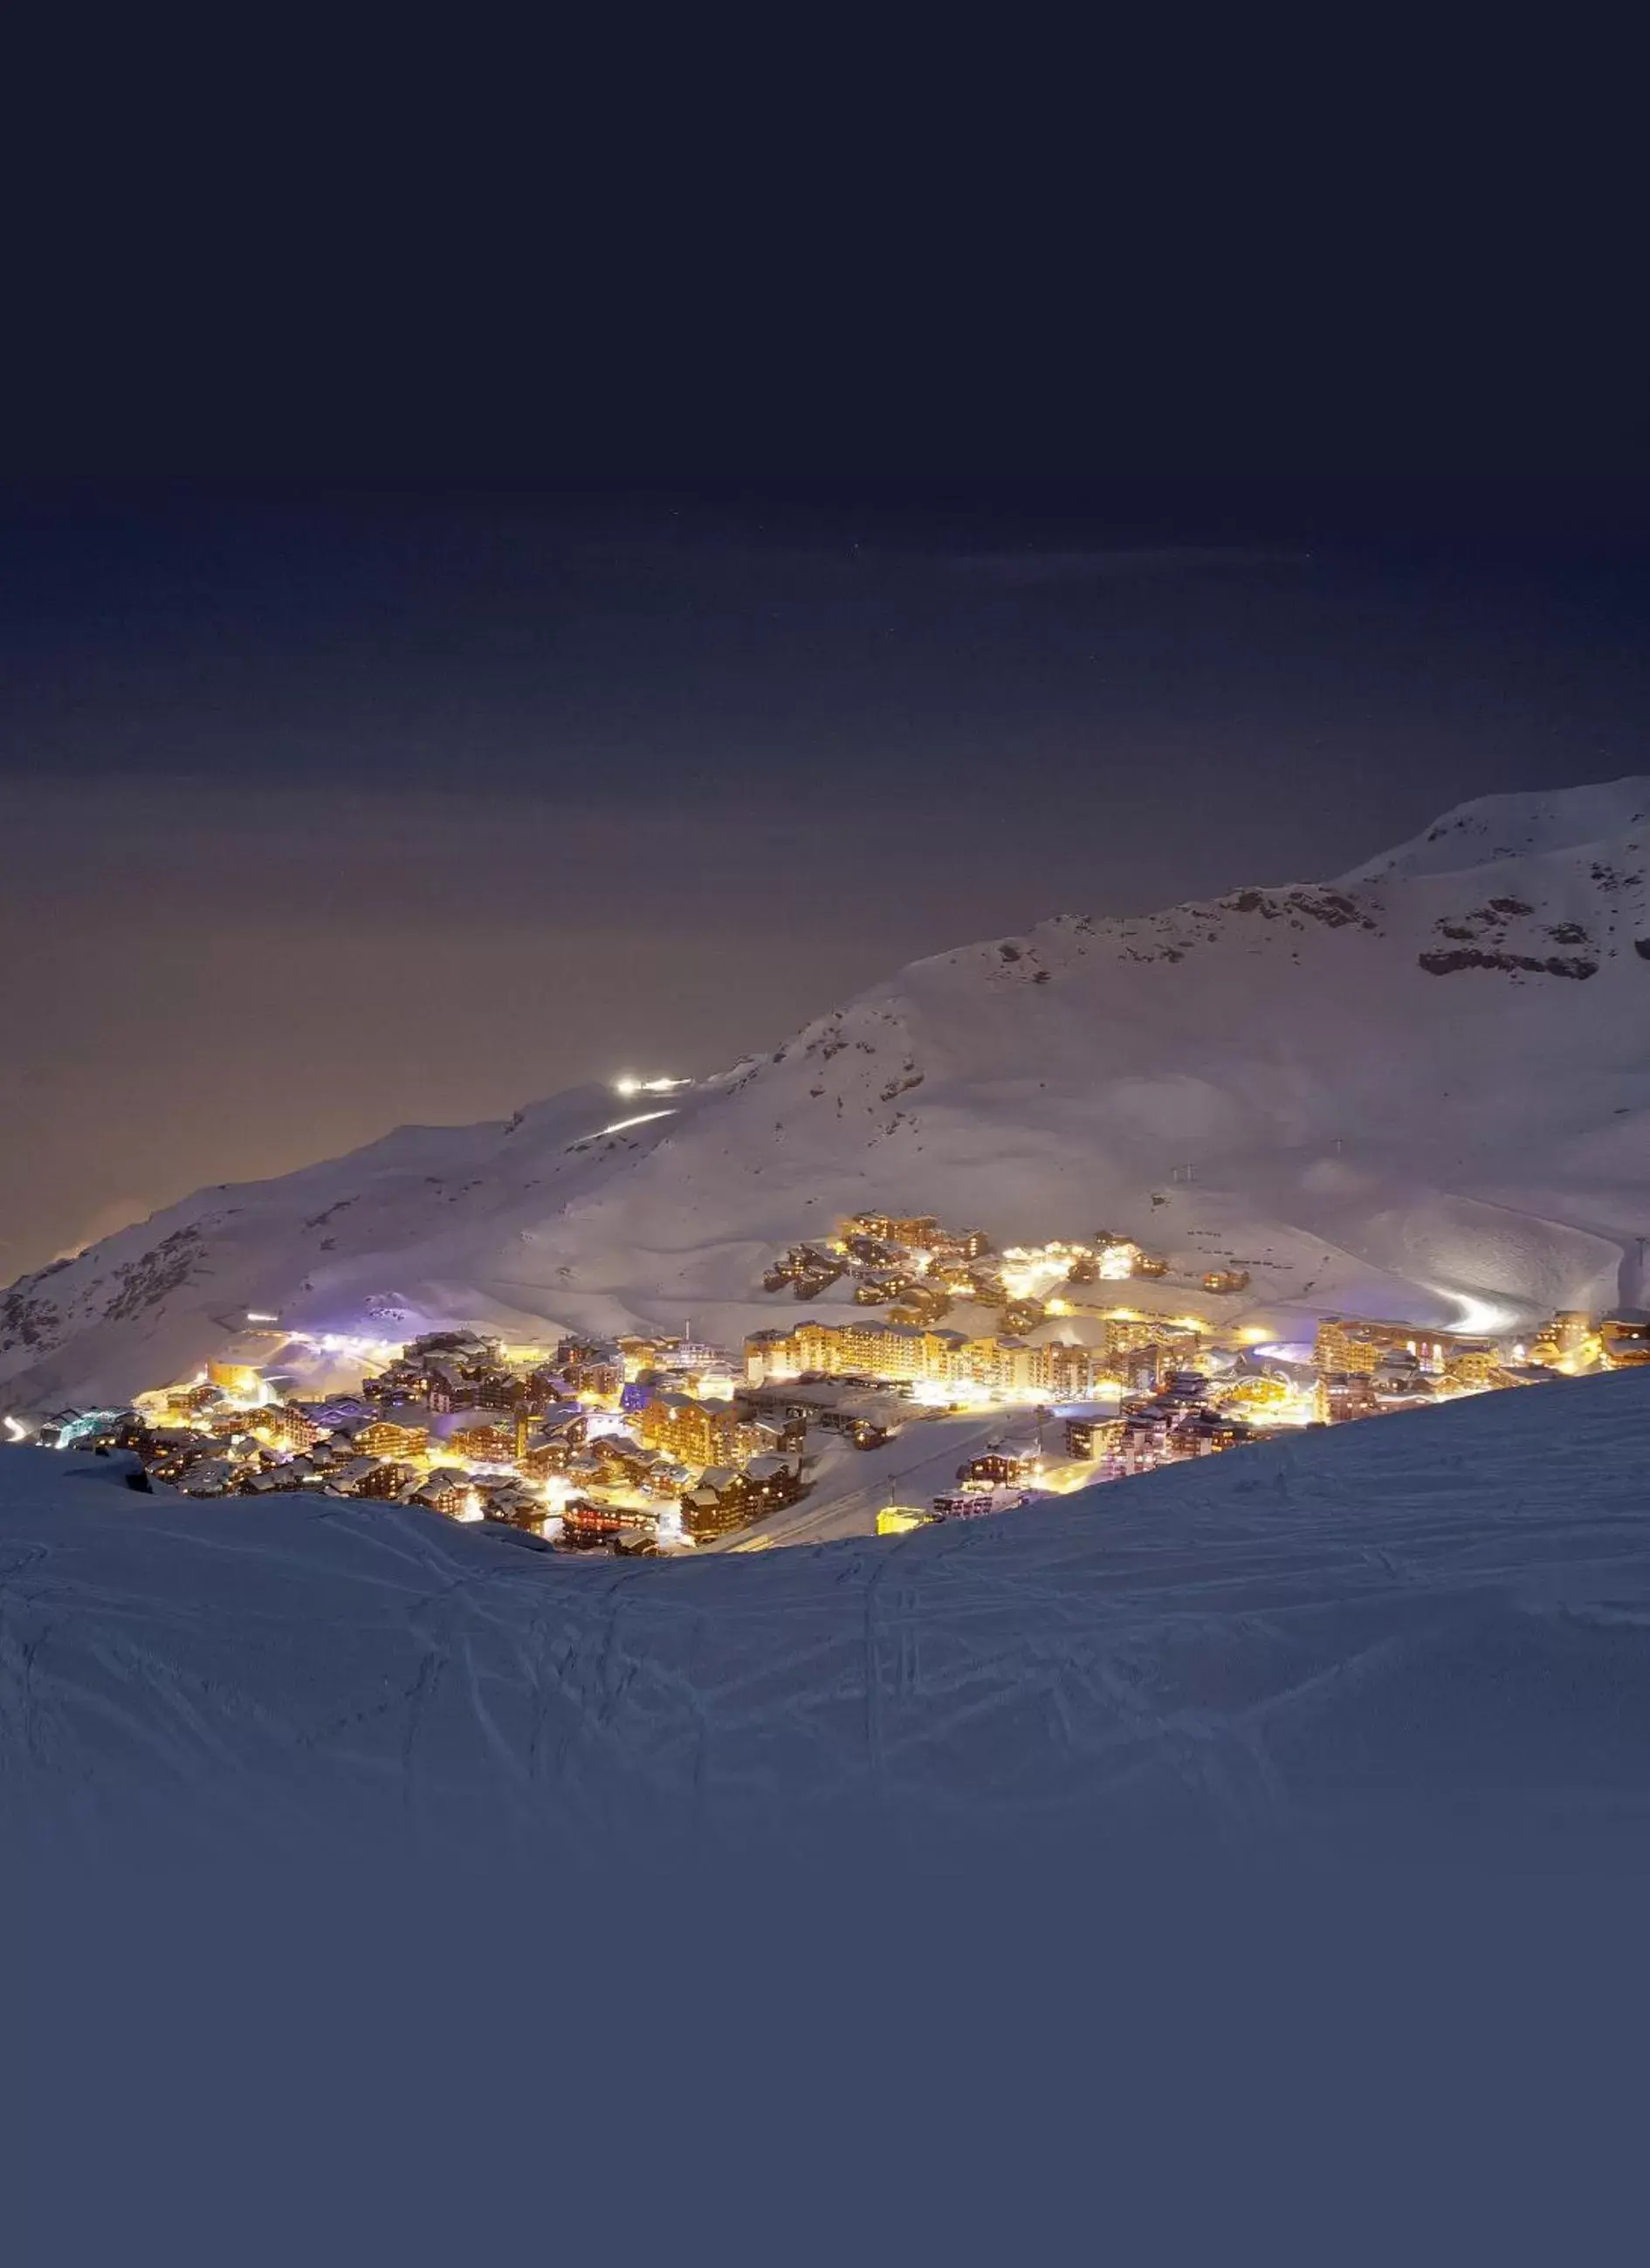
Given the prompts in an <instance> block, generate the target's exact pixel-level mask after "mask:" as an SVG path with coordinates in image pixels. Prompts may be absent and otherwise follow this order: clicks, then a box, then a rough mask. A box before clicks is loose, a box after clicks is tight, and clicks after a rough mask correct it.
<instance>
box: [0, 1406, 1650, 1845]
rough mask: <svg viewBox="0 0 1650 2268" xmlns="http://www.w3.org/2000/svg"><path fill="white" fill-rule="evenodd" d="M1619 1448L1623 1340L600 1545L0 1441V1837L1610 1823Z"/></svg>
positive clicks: (1638, 1586) (1569, 1838)
mask: <svg viewBox="0 0 1650 2268" xmlns="http://www.w3.org/2000/svg"><path fill="white" fill-rule="evenodd" d="M1646 1453H1650V1375H1646V1374H1644V1373H1638V1374H1633V1373H1628V1374H1623V1375H1618V1376H1613V1377H1603V1378H1597V1379H1592V1380H1587V1381H1579V1382H1567V1383H1562V1384H1554V1385H1552V1386H1550V1387H1542V1388H1531V1389H1529V1390H1528V1391H1525V1392H1521V1393H1512V1394H1500V1395H1489V1396H1484V1397H1480V1398H1477V1399H1474V1400H1471V1401H1468V1402H1465V1403H1457V1404H1455V1405H1453V1406H1451V1407H1448V1408H1446V1409H1442V1410H1433V1411H1425V1412H1421V1413H1418V1414H1414V1415H1410V1416H1401V1417H1393V1418H1381V1419H1378V1420H1371V1421H1367V1422H1366V1423H1364V1424H1362V1425H1351V1426H1344V1427H1340V1428H1337V1429H1335V1430H1334V1431H1332V1432H1314V1433H1309V1434H1303V1435H1301V1436H1300V1437H1298V1438H1296V1439H1293V1440H1288V1441H1285V1442H1278V1443H1273V1444H1269V1445H1266V1446H1263V1447H1255V1448H1251V1449H1246V1450H1243V1451H1239V1452H1234V1453H1232V1454H1227V1455H1226V1456H1223V1457H1219V1458H1212V1459H1208V1460H1203V1461H1200V1462H1197V1463H1196V1464H1191V1465H1187V1466H1182V1467H1178V1468H1175V1469H1169V1470H1168V1471H1165V1472H1161V1473H1159V1474H1156V1475H1153V1476H1147V1477H1144V1478H1141V1479H1138V1480H1133V1481H1130V1482H1125V1483H1122V1484H1113V1485H1110V1486H1107V1487H1103V1488H1098V1489H1094V1490H1091V1491H1086V1493H1084V1494H1082V1495H1079V1496H1075V1497H1072V1498H1068V1499H1062V1500H1059V1501H1057V1502H1054V1503H1051V1504H1049V1505H1046V1506H1038V1507H1036V1508H1032V1509H1027V1510H1024V1511H1021V1512H1018V1513H1006V1514H1004V1515H1001V1516H998V1517H996V1518H991V1519H987V1520H983V1521H974V1522H969V1523H964V1524H961V1525H956V1526H947V1527H946V1528H928V1529H924V1530H918V1531H917V1532H914V1533H912V1534H910V1535H905V1536H902V1537H898V1538H888V1539H885V1540H881V1541H866V1542H862V1543H832V1544H825V1545H819V1546H813V1547H807V1546H803V1547H800V1548H798V1549H795V1550H789V1551H773V1552H768V1553H763V1554H759V1555H755V1556H737V1555H734V1556H728V1557H718V1558H715V1559H707V1560H703V1561H699V1562H693V1561H688V1562H681V1563H674V1562H648V1561H645V1560H643V1561H630V1562H622V1563H621V1562H615V1561H612V1560H608V1559H602V1560H599V1561H595V1560H588V1561H587V1560H579V1559H572V1558H568V1557H562V1556H559V1555H556V1554H551V1553H547V1552H544V1551H542V1550H537V1549H534V1548H531V1547H528V1546H524V1545H523V1544H522V1543H521V1542H520V1540H519V1538H513V1537H512V1536H511V1535H509V1534H508V1533H506V1532H504V1531H493V1530H490V1529H484V1528H475V1527H463V1526H460V1525H456V1524H453V1523H451V1522H447V1521H442V1520H440V1519H438V1518H437V1517H435V1516H434V1515H428V1514H424V1513H419V1512H416V1511H413V1510H410V1509H405V1508H402V1507H399V1506H386V1505H382V1504H362V1505H355V1504H339V1503H335V1502H328V1501H325V1500H323V1499H305V1498H283V1499H278V1500H276V1501H261V1500H256V1499H225V1500H223V1501H219V1502H214V1503H208V1504H202V1503H194V1502H190V1501H188V1500H186V1499H182V1498H179V1497H173V1496H171V1495H167V1494H159V1493H157V1494H154V1495H149V1496H146V1495H143V1494H140V1493H137V1492H136V1491H131V1490H129V1489H127V1488H125V1487H124V1486H122V1484H121V1480H120V1472H119V1468H118V1466H117V1465H116V1464H115V1463H114V1462H113V1461H110V1460H100V1459H97V1458H94V1457H89V1456H88V1457H78V1456H74V1455H66V1456H57V1455H54V1454H50V1453H47V1452H42V1451H36V1450H30V1449H14V1450H8V1451H4V1452H0V1835H4V1837H5V1839H6V1844H7V1847H8V1848H9V1849H11V1850H12V1851H14V1852H16V1851H23V1850H26V1849H29V1848H41V1849H46V1850H48V1851H49V1850H71V1851H72V1850H77V1849H81V1848H83V1847H92V1848H95V1847H97V1846H98V1845H99V1838H100V1837H103V1836H105V1835H107V1834H115V1833H118V1832H124V1831H127V1830H130V1829H132V1828H133V1827H134V1825H135V1824H141V1825H142V1826H144V1828H145V1829H146V1830H147V1831H150V1832H152V1834H153V1835H154V1836H155V1837H157V1838H158V1839H159V1840H160V1841H161V1842H162V1843H163V1844H164V1845H165V1846H166V1848H167V1849H168V1850H169V1851H178V1850H184V1849H188V1848H190V1847H193V1846H195V1845H199V1844H202V1843H203V1842H204V1843H207V1844H210V1842H211V1841H212V1840H213V1839H214V1838H224V1837H228V1838H232V1839H239V1840H240V1841H247V1840H250V1841H251V1842H253V1843H254V1844H256V1843H258V1842H260V1841H266V1842H268V1843H269V1844H270V1845H275V1846H280V1847H288V1848H291V1847H297V1848H303V1849H310V1848H313V1847H315V1846H316V1842H317V1837H320V1838H322V1839H323V1840H324V1837H326V1835H327V1834H328V1833H329V1832H337V1833H340V1834H342V1833H345V1832H348V1833H349V1834H350V1835H353V1836H366V1837H369V1838H372V1837H390V1838H395V1837H409V1836H410V1837H413V1838H414V1839H415V1840H416V1839H418V1838H425V1839H427V1840H428V1841H431V1842H433V1843H434V1844H436V1845H463V1846H464V1847H467V1848H472V1849H475V1848H485V1847H489V1846H490V1845H493V1844H497V1845H499V1846H500V1847H502V1846H503V1845H506V1844H508V1843H510V1842H511V1840H512V1838H516V1839H518V1840H519V1839H522V1838H525V1839H527V1840H528V1841H542V1842H544V1843H545V1844H546V1845H549V1846H550V1847H551V1848H553V1849H554V1850H556V1851H557V1852H562V1853H564V1854H566V1855H570V1856H572V1857H576V1858H577V1857H588V1856H589V1855H590V1854H591V1853H592V1852H594V1851H600V1849H602V1848H603V1847H604V1846H605V1845H607V1844H608V1843H609V1842H610V1841H611V1840H612V1839H613V1838H615V1837H619V1838H621V1839H622V1837H624V1836H625V1835H627V1834H630V1833H632V1832H634V1833H635V1834H637V1835H638V1836H642V1837H645V1838H646V1839H647V1842H648V1845H649V1847H650V1848H651V1849H652V1851H653V1852H655V1853H656V1854H657V1853H658V1852H659V1851H660V1850H661V1849H662V1850H664V1851H666V1852H667V1851H668V1850H669V1849H671V1848H672V1847H678V1846H679V1847H681V1848H684V1849H685V1848H688V1847H689V1846H691V1847H694V1848H697V1849H700V1850H703V1849H705V1848H707V1847H709V1848H726V1849H734V1848H737V1847H739V1846H740V1843H741V1840H743V1841H748V1842H752V1843H755V1844H761V1843H762V1842H763V1841H764V1839H765V1840H767V1841H769V1842H774V1843H777V1844H778V1845H782V1846H783V1847H784V1848H785V1849H787V1850H792V1851H794V1850H796V1849H799V1848H805V1847H807V1842H808V1838H809V1837H815V1836H816V1837H819V1838H820V1841H821V1846H823V1845H828V1844H829V1841H830V1839H831V1837H834V1836H837V1835H840V1834H841V1833H843V1832H844V1831H845V1830H849V1829H850V1828H851V1827H853V1826H854V1825H855V1824H856V1823H859V1824H864V1823H867V1822H870V1823H874V1822H876V1821H878V1820H881V1821H884V1822H895V1823H898V1825H899V1828H900V1830H901V1831H902V1833H903V1834H905V1835H906V1836H907V1837H910V1838H912V1840H913V1842H914V1844H915V1845H916V1846H917V1847H924V1846H933V1847H941V1846H943V1845H944V1842H945V1839H946V1837H947V1835H948V1834H950V1833H952V1832H957V1833H961V1832H964V1831H965V1830H966V1831H967V1832H969V1833H972V1834H978V1833H981V1832H985V1833H988V1834H990V1835H991V1836H994V1837H998V1838H999V1839H1000V1838H1003V1837H1006V1838H1007V1839H1008V1841H1009V1842H1010V1844H1013V1843H1014V1842H1015V1841H1017V1840H1020V1839H1023V1838H1024V1837H1027V1836H1028V1835H1040V1836H1045V1837H1047V1836H1054V1837H1061V1838H1065V1839H1067V1840H1069V1841H1071V1842H1072V1844H1073V1845H1080V1846H1082V1847H1086V1848H1087V1849H1090V1850H1095V1849H1099V1850H1110V1849H1115V1850H1116V1851H1119V1852H1123V1851H1130V1850H1134V1851H1138V1850H1141V1849H1143V1848H1144V1849H1151V1848H1155V1847H1159V1846H1160V1845H1175V1844H1177V1843H1181V1842H1189V1843H1190V1845H1193V1846H1194V1847H1196V1846H1206V1847H1208V1848H1211V1849H1213V1848H1217V1847H1218V1848H1221V1849H1231V1848H1234V1847H1236V1848H1256V1847H1262V1848H1263V1847H1268V1846H1273V1845H1279V1844H1285V1845H1289V1846H1291V1847H1299V1848H1301V1849H1306V1850H1324V1851H1341V1852H1344V1851H1346V1850H1349V1849H1350V1850H1352V1851H1354V1852H1356V1851H1358V1850H1360V1849H1362V1848H1364V1847H1366V1846H1367V1847H1371V1848H1374V1847H1379V1848H1381V1850H1383V1851H1384V1852H1386V1853H1387V1854H1388V1855H1390V1854H1391V1852H1393V1851H1394V1850H1395V1849H1396V1850H1398V1851H1403V1850H1404V1849H1406V1848H1409V1847H1411V1846H1418V1845H1423V1844H1425V1842H1426V1841H1427V1840H1428V1839H1429V1838H1433V1837H1443V1838H1445V1839H1446V1840H1447V1838H1448V1837H1451V1836H1452V1835H1455V1834H1457V1833H1459V1832H1462V1831H1465V1832H1467V1833H1469V1834H1470V1835H1471V1836H1472V1837H1475V1838H1478V1839H1481V1838H1483V1837H1490V1838H1492V1840H1494V1839H1495V1838H1511V1839H1513V1840H1514V1841H1517V1842H1525V1841H1528V1842H1530V1843H1532V1844H1534V1845H1539V1846H1541V1847H1544V1848H1564V1849H1565V1850H1570V1849H1577V1850H1584V1851H1588V1852H1592V1851H1595V1850H1597V1849H1598V1848H1600V1847H1603V1848H1607V1849H1611V1850H1614V1849H1617V1848H1619V1847H1621V1846H1623V1845H1625V1844H1628V1843H1632V1844H1634V1845H1645V1846H1646V1848H1650V1832H1647V1830H1650V1780H1647V1779H1646V1773H1645V1770H1644V1759H1645V1756H1646V1754H1650V1635H1647V1634H1650V1499H1646V1490H1645V1485H1644V1477H1643V1476H1644V1472H1645V1469H1646Z"/></svg>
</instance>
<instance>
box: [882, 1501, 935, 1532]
mask: <svg viewBox="0 0 1650 2268" xmlns="http://www.w3.org/2000/svg"><path fill="white" fill-rule="evenodd" d="M928 1524H929V1515H928V1514H927V1513H925V1512H924V1511H922V1510H921V1509H920V1508H919V1507H918V1506H916V1505H914V1504H885V1505H884V1506H883V1507H882V1509H881V1511H880V1513H878V1514H877V1534H878V1535H909V1534H910V1531H911V1529H912V1528H926V1527H927V1526H928Z"/></svg>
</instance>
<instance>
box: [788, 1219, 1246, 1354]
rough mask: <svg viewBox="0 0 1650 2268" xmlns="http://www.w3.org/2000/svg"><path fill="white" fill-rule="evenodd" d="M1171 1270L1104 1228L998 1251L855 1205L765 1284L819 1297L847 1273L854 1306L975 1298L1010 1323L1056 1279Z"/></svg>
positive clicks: (1110, 1278) (980, 1239)
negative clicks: (1068, 1240) (1088, 1236)
mask: <svg viewBox="0 0 1650 2268" xmlns="http://www.w3.org/2000/svg"><path fill="white" fill-rule="evenodd" d="M1167 1274H1168V1261H1167V1260H1165V1259H1163V1258H1161V1257H1160V1256H1155V1255H1153V1254H1150V1253H1147V1252H1145V1251H1143V1250H1142V1249H1141V1248H1140V1247H1139V1245H1138V1244H1137V1243H1135V1241H1133V1239H1132V1238H1130V1237H1125V1236H1114V1235H1111V1234H1109V1233H1106V1232H1105V1231H1100V1232H1097V1233H1096V1235H1095V1237H1094V1241H1093V1242H1092V1243H1089V1244H1064V1243H1054V1244H1045V1245H1038V1246H1035V1247H1032V1248H1027V1247H1023V1246H1018V1245H1015V1246H1011V1247H1010V1248H1008V1249H1007V1250H1006V1251H1005V1252H1002V1253H1000V1254H999V1253H998V1252H997V1251H996V1250H995V1249H994V1248H993V1247H992V1245H991V1240H990V1239H989V1238H988V1237H987V1236H986V1234H985V1233H984V1231H983V1229H977V1228H964V1229H950V1228H947V1227H945V1226H942V1224H941V1223H940V1222H939V1220H937V1219H935V1218H934V1216H933V1215H932V1214H931V1213H919V1214H915V1215H902V1214H897V1213H880V1212H858V1213H851V1214H850V1215H849V1216H848V1218H847V1219H845V1220H843V1221H840V1222H838V1224H837V1226H836V1233H835V1234H834V1235H832V1236H829V1237H827V1238H823V1239H821V1240H820V1241H817V1242H814V1243H807V1244H793V1245H792V1247H791V1248H790V1249H789V1251H787V1252H784V1253H782V1254H781V1255H780V1256H779V1257H778V1258H777V1260H776V1261H775V1262H774V1263H772V1265H771V1266H770V1268H769V1269H768V1270H767V1271H766V1273H765V1274H764V1276H763V1278H762V1289H763V1290H764V1291H765V1292H785V1291H788V1292H791V1293H792V1296H793V1297H794V1298H796V1299H798V1300H816V1299H817V1298H818V1297H819V1295H820V1293H821V1292H824V1291H827V1290H829V1287H830V1286H831V1285H833V1284H836V1283H838V1282H840V1281H842V1280H843V1279H844V1278H846V1279H847V1280H848V1282H849V1284H850V1285H851V1296H852V1299H853V1302H854V1304H855V1306H856V1307H888V1308H890V1309H891V1310H892V1315H893V1320H894V1321H895V1322H898V1323H904V1324H908V1325H916V1324H923V1323H936V1322H940V1321H941V1320H942V1319H943V1318H944V1316H946V1315H947V1314H948V1313H949V1312H950V1310H951V1308H952V1307H953V1306H954V1304H955V1303H956V1302H958V1301H969V1302H971V1303H973V1304H975V1305H977V1306H982V1307H993V1308H996V1309H997V1310H998V1312H999V1314H1002V1315H1003V1317H1004V1318H1005V1322H1004V1328H1005V1329H1007V1330H1010V1331H1013V1330H1016V1329H1027V1328H1029V1327H1030V1325H1031V1324H1032V1323H1034V1322H1037V1321H1041V1319H1042V1314H1043V1312H1044V1308H1043V1301H1042V1295H1043V1294H1044V1293H1046V1292H1048V1291H1049V1289H1050V1287H1051V1286H1052V1285H1056V1284H1070V1285H1086V1284H1095V1283H1100V1282H1102V1281H1103V1282H1109V1283H1116V1282H1120V1281H1122V1280H1123V1279H1125V1278H1129V1277H1146V1278H1156V1277H1162V1276H1166V1275H1167ZM1248 1280H1249V1278H1247V1276H1245V1277H1243V1278H1241V1283H1243V1284H1246V1283H1247V1282H1248ZM1205 1282H1206V1284H1207V1286H1208V1288H1210V1289H1212V1290H1216V1289H1220V1290H1225V1289H1237V1288H1241V1285H1240V1283H1239V1281H1238V1279H1235V1278H1234V1279H1233V1280H1232V1282H1231V1283H1229V1284H1228V1283H1227V1281H1226V1278H1224V1277H1222V1278H1221V1279H1220V1281H1219V1283H1217V1282H1216V1280H1215V1278H1213V1277H1210V1278H1205Z"/></svg>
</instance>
